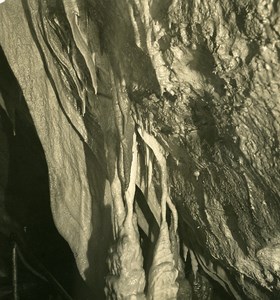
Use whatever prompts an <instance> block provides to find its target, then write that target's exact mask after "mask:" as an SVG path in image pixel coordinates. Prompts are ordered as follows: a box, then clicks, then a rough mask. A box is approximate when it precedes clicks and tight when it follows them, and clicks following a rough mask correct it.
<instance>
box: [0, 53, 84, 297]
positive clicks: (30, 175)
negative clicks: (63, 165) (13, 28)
mask: <svg viewBox="0 0 280 300" xmlns="http://www.w3.org/2000/svg"><path fill="white" fill-rule="evenodd" d="M0 92H1V94H2V97H3V99H4V102H5V106H6V111H7V112H8V115H9V117H8V116H7V113H6V112H5V111H4V109H2V108H1V109H0V110H1V111H0V123H1V126H0V130H1V135H0V138H1V141H0V148H1V149H0V150H1V151H0V155H1V157H0V160H2V161H1V166H0V167H3V166H4V167H5V168H8V170H6V172H4V170H1V178H0V179H1V182H0V186H1V189H2V190H3V191H4V192H3V193H1V194H0V197H1V199H0V204H1V208H2V209H1V210H0V212H1V215H0V224H1V228H0V280H1V284H0V299H1V300H4V299H7V300H8V299H14V296H13V290H14V287H13V286H15V281H13V274H14V272H13V269H12V266H13V262H12V248H13V247H15V245H16V247H17V250H16V253H17V255H16V257H17V266H16V271H17V282H16V284H17V289H18V296H19V298H20V299H21V300H24V299H26V300H27V299H28V300H32V299H42V300H43V299H86V297H85V296H84V295H86V294H87V291H86V287H85V284H84V282H83V280H82V278H81V277H80V275H79V273H78V270H77V267H76V264H75V260H74V257H73V254H72V252H71V250H70V247H69V245H68V244H67V242H66V241H65V240H64V239H63V238H62V237H61V235H60V234H59V233H58V231H57V229H56V227H55V225H54V221H53V218H52V213H51V207H50V195H49V182H48V167H47V163H46V159H45V155H44V151H43V148H42V145H41V143H40V140H39V137H38V135H37V132H36V129H35V126H34V124H33V121H32V118H31V116H30V114H29V111H28V108H27V106H26V103H25V99H24V97H23V96H22V91H21V89H20V87H19V84H18V83H17V80H16V78H15V77H14V75H13V73H12V71H11V69H10V67H9V64H8V62H7V60H6V57H5V55H4V52H3V50H2V48H0ZM4 146H5V147H6V148H7V149H6V152H5V151H2V148H3V147H4ZM3 153H6V154H5V155H4V154H3ZM2 155H3V156H2ZM3 161H4V162H5V163H2V162H3ZM3 262H4V263H3Z"/></svg>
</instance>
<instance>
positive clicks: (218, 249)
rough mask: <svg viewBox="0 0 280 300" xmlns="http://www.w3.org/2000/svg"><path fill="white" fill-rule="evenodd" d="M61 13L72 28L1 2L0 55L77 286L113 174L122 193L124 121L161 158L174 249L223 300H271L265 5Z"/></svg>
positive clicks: (274, 147)
mask: <svg viewBox="0 0 280 300" xmlns="http://www.w3.org/2000/svg"><path fill="white" fill-rule="evenodd" d="M65 3H66V2H65ZM65 3H64V5H65ZM73 3H76V6H75V9H74V11H73V12H72V15H71V12H70V11H69V9H68V7H67V8H66V9H65V11H64V9H63V5H62V4H59V5H58V4H57V3H55V1H54V2H52V1H50V2H48V1H42V3H41V4H40V5H39V2H38V1H23V5H22V4H21V3H20V2H17V3H12V2H9V1H7V2H5V4H3V5H1V6H0V14H1V21H0V22H1V32H0V43H1V45H2V47H3V49H4V51H5V54H6V56H7V57H8V60H9V63H10V64H11V67H12V68H13V71H14V73H15V75H16V77H17V78H18V80H19V83H20V85H21V87H22V89H23V92H24V96H25V98H26V101H27V104H28V106H29V109H30V112H31V114H32V117H33V119H34V123H35V125H36V128H37V131H38V134H39V136H40V139H41V141H42V144H43V147H44V150H45V153H46V158H47V162H48V166H49V173H50V184H51V197H52V199H51V201H52V207H53V213H54V217H55V220H56V224H57V227H58V229H59V230H60V232H61V234H62V235H63V236H64V237H65V238H66V240H67V241H68V242H69V244H70V245H71V247H72V249H73V252H74V253H76V254H77V264H78V266H79V268H80V271H81V273H82V274H84V276H85V277H86V278H88V283H89V285H92V286H94V280H96V279H94V274H95V275H96V276H97V271H96V270H97V269H98V268H101V269H103V270H104V272H105V256H106V254H104V253H105V252H106V250H105V249H107V246H108V243H109V240H110V238H109V237H111V230H110V228H111V224H110V222H111V221H109V220H110V217H109V218H108V217H106V216H108V215H109V214H110V205H111V197H110V194H111V190H110V184H109V183H112V180H113V178H114V170H115V163H116V161H118V164H119V165H120V169H122V172H123V173H122V174H120V179H121V185H122V187H123V188H125V187H126V186H127V184H128V181H129V176H128V175H127V174H128V172H127V170H129V169H130V168H129V167H130V163H131V154H129V153H130V151H129V150H130V149H131V132H133V130H134V121H133V119H132V117H131V114H130V112H131V111H133V114H132V115H133V117H134V119H137V120H138V121H140V122H141V124H143V127H145V129H146V130H148V131H149V133H151V134H152V135H154V136H156V138H157V140H158V141H159V142H160V143H161V145H162V146H163V147H164V149H165V151H166V153H165V155H166V162H167V166H168V170H169V188H170V191H171V197H172V199H173V201H174V202H175V203H176V207H177V210H178V212H179V215H180V217H179V220H180V223H181V224H182V226H181V232H180V235H181V238H182V239H183V240H184V243H186V244H187V245H188V246H189V247H190V248H192V250H193V251H194V252H196V253H197V254H198V255H201V256H202V257H203V259H204V264H205V266H204V267H205V268H206V269H207V270H208V271H209V274H210V275H211V274H212V276H213V277H215V276H216V277H219V280H220V281H221V282H224V283H223V284H224V285H225V286H227V288H228V289H229V290H232V293H233V294H234V296H235V298H237V297H239V296H238V294H240V295H241V297H245V296H244V295H246V296H247V297H248V298H250V299H269V297H271V295H272V294H275V295H277V293H278V289H279V286H278V285H277V284H275V282H277V280H278V273H277V270H276V269H275V268H274V267H275V264H276V262H275V263H274V264H273V263H272V262H273V261H272V262H268V259H267V257H268V254H271V255H273V256H275V255H276V254H277V253H278V252H277V251H278V250H277V249H276V250H275V249H274V248H273V247H274V246H271V245H274V244H272V243H271V241H272V240H275V239H277V237H278V235H279V234H278V228H279V225H280V224H279V222H280V218H279V188H278V187H279V183H280V182H279V181H280V176H279V128H280V124H279V122H280V121H279V120H280V118H279V114H280V112H279V97H278V93H279V72H278V71H279V34H280V29H279V28H280V27H279V26H280V25H279V24H280V23H279V22H280V18H279V9H280V8H279V4H278V2H277V1H274V2H271V1H265V0H263V1H259V2H258V3H256V2H255V1H250V0H248V1H238V0H235V1H222V0H221V1H204V0H203V1H185V0H174V1H169V0H168V1H167V0H165V1H148V0H145V1H132V0H131V1H129V0H127V1H124V0H122V1H98V0H96V1H92V2H91V3H89V2H86V1H85V2H84V1H80V0H79V1H74V2H73ZM69 22H70V23H69ZM15 32H17V34H16V36H15V34H14V33H15ZM28 53H32V55H28ZM90 56H91V57H92V60H91V61H90V58H89V57H90ZM19 57H20V63H19ZM89 61H90V63H89ZM93 68H95V70H93ZM95 72H96V73H95ZM95 75H96V79H95ZM96 92H97V94H96V95H95V93H96ZM139 143H140V144H141V139H139ZM144 148H145V147H144V146H143V147H141V146H140V147H139V152H140V156H141V157H142V160H143V161H148V162H149V161H150V159H148V160H147V155H148V154H147V153H148V152H147V151H146V150H145V149H144ZM123 152H125V153H127V156H126V155H123V154H121V155H120V153H123ZM105 157H106V159H105ZM120 158H122V160H121V159H120ZM151 167H152V169H154V171H155V176H154V177H153V179H152V181H151V182H149V180H151V179H149V178H150V177H145V176H146V175H145V174H144V173H143V174H140V177H141V178H142V181H143V182H144V183H143V182H142V187H141V188H142V190H143V193H144V194H145V195H147V194H148V193H147V191H146V190H145V189H146V188H145V186H147V184H148V183H149V184H150V185H151V186H153V189H154V190H155V191H156V192H157V193H159V192H160V186H159V181H158V179H159V176H158V175H157V173H158V172H159V170H158V169H157V167H156V164H155V162H152V163H151V164H150V168H151ZM141 170H144V168H141ZM141 172H146V171H141ZM151 193H152V192H151V189H150V194H151ZM154 207H156V205H155V206H154ZM151 210H152V211H153V213H154V214H155V215H156V212H155V209H151ZM155 217H156V219H157V220H158V218H159V216H158V215H156V216H155ZM104 218H105V219H106V220H108V222H105V221H104ZM108 224H109V225H110V226H108ZM104 230H105V232H106V234H105V233H104ZM101 231H102V232H103V234H102V237H100V232H101ZM107 236H108V239H107ZM100 239H101V240H102V241H103V240H104V243H101V244H102V247H101V246H100ZM95 241H98V242H95ZM271 247H272V248H273V249H274V250H275V251H276V252H275V251H274V250H273V251H274V252H273V251H272V250H271V249H272V248H271ZM89 253H90V254H89ZM275 253H276V254H275ZM276 256H277V255H276ZM276 256H275V257H276ZM95 259H97V261H98V262H100V265H99V266H98V265H97V263H98V262H95ZM275 260H277V259H276V258H275ZM215 262H219V264H220V265H222V267H223V268H222V267H220V271H218V270H217V268H215V267H213V266H212V264H215ZM201 263H202V260H201ZM87 268H89V271H87ZM88 272H89V273H91V274H93V275H91V276H89V277H88V276H87V274H88ZM98 272H100V271H98ZM225 272H226V273H225ZM99 274H100V273H99ZM99 276H100V275H99ZM89 278H90V279H89ZM91 280H92V281H91ZM231 280H232V281H233V283H231V282H229V281H231ZM100 284H101V285H102V283H100ZM230 285H231V286H232V288H231V287H230ZM233 285H234V286H233ZM236 286H237V287H236ZM262 288H264V290H266V291H267V294H265V292H263V290H262ZM236 290H238V291H237V292H235V291H236Z"/></svg>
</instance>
